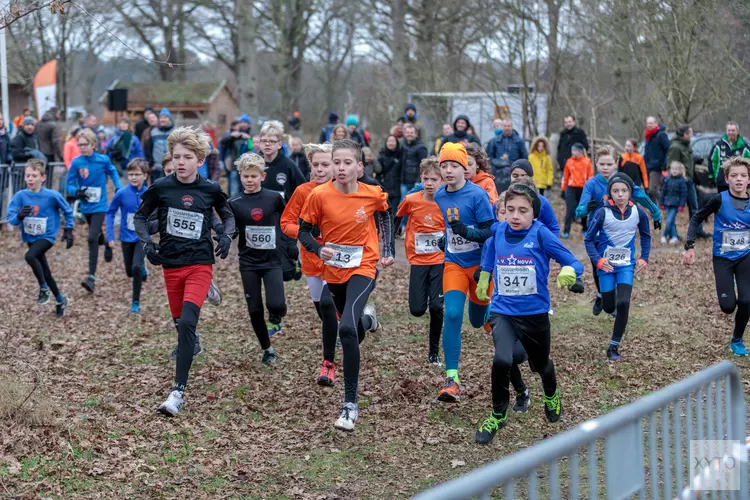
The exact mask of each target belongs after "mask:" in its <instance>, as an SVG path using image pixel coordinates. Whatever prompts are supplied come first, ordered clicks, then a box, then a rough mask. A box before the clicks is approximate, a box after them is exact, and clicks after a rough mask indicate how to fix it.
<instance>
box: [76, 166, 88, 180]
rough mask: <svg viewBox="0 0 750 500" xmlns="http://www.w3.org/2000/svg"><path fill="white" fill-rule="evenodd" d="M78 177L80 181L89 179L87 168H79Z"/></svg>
mask: <svg viewBox="0 0 750 500" xmlns="http://www.w3.org/2000/svg"><path fill="white" fill-rule="evenodd" d="M78 175H80V176H81V179H88V178H89V169H88V168H81V169H79V170H78Z"/></svg>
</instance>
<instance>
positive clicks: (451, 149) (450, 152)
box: [438, 142, 469, 168]
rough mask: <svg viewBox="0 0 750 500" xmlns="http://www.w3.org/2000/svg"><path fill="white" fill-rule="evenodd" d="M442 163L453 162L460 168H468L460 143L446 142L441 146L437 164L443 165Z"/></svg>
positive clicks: (467, 161) (462, 146)
mask: <svg viewBox="0 0 750 500" xmlns="http://www.w3.org/2000/svg"><path fill="white" fill-rule="evenodd" d="M444 161H455V162H456V163H460V164H461V166H462V167H464V168H469V158H468V156H467V155H466V148H465V147H464V145H463V144H461V143H456V142H446V143H445V144H443V148H442V149H441V150H440V156H439V157H438V162H439V163H443V162H444Z"/></svg>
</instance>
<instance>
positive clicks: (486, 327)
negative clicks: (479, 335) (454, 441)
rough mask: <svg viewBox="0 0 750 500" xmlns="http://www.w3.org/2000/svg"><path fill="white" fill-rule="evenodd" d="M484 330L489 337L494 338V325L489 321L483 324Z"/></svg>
mask: <svg viewBox="0 0 750 500" xmlns="http://www.w3.org/2000/svg"><path fill="white" fill-rule="evenodd" d="M482 330H484V333H486V334H487V336H488V337H489V338H492V325H490V322H489V321H488V322H487V323H485V324H483V325H482Z"/></svg>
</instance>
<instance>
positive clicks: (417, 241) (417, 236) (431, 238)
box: [414, 231, 443, 254]
mask: <svg viewBox="0 0 750 500" xmlns="http://www.w3.org/2000/svg"><path fill="white" fill-rule="evenodd" d="M442 236H443V232H442V231H438V232H437V233H414V251H415V252H416V253H418V254H425V253H438V252H439V251H440V247H438V241H439V240H440V238H442Z"/></svg>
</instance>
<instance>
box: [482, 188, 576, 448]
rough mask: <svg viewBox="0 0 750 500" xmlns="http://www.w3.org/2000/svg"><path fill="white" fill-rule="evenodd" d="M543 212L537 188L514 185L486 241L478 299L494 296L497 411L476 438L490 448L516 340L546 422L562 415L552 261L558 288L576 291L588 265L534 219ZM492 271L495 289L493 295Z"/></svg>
mask: <svg viewBox="0 0 750 500" xmlns="http://www.w3.org/2000/svg"><path fill="white" fill-rule="evenodd" d="M540 209H541V201H540V200H539V195H538V194H537V193H536V191H535V190H534V189H531V188H529V187H528V186H524V185H522V184H518V183H516V184H511V186H510V187H509V188H508V190H507V191H506V192H505V211H506V222H503V223H501V224H495V225H494V226H493V227H492V236H491V237H490V238H489V239H488V240H487V242H486V247H487V252H486V253H485V255H484V257H483V260H482V272H481V274H480V278H479V284H478V285H477V296H478V297H480V298H484V299H489V295H492V303H491V305H490V323H491V324H492V339H493V341H494V343H495V356H494V359H493V362H492V412H491V413H490V416H489V417H487V419H486V420H485V421H484V422H482V424H481V425H480V427H479V429H478V430H477V432H476V434H475V436H474V438H475V440H476V442H477V443H478V444H488V443H489V442H490V441H492V438H494V437H495V433H497V431H498V430H499V429H501V428H502V427H504V426H505V423H506V420H507V411H508V401H509V399H510V393H509V390H508V386H509V381H510V372H511V367H512V366H513V351H514V345H515V344H516V341H517V340H520V342H521V344H522V345H523V347H524V348H525V349H526V352H527V353H528V357H529V365H530V366H531V369H532V370H533V371H535V372H537V373H538V374H539V375H540V376H541V378H542V386H543V388H544V411H545V414H546V416H547V420H549V421H550V422H553V423H554V422H557V421H558V420H560V416H561V415H562V403H561V401H560V393H559V391H558V389H557V379H556V377H555V367H554V363H553V362H552V360H551V359H550V357H549V354H550V323H549V314H548V312H549V308H550V298H549V290H548V289H547V278H548V275H549V261H550V259H555V260H556V261H557V262H558V263H560V265H562V266H563V267H562V269H561V270H560V273H559V274H558V276H557V286H558V288H562V287H566V288H568V289H570V290H571V291H573V292H575V293H582V292H583V281H582V280H581V275H582V274H583V266H582V265H581V263H580V262H578V261H577V260H576V258H575V257H574V256H573V254H571V253H570V251H569V250H568V249H566V248H565V247H564V246H563V245H562V243H560V240H558V239H557V237H556V236H555V235H554V234H552V232H550V230H549V229H547V227H546V226H545V225H544V224H542V223H541V222H539V221H538V220H534V219H535V218H536V217H538V216H539V211H540ZM493 272H494V276H495V277H494V283H495V291H494V293H492V291H491V290H490V291H489V294H488V288H489V280H490V274H491V273H493Z"/></svg>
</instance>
